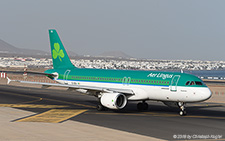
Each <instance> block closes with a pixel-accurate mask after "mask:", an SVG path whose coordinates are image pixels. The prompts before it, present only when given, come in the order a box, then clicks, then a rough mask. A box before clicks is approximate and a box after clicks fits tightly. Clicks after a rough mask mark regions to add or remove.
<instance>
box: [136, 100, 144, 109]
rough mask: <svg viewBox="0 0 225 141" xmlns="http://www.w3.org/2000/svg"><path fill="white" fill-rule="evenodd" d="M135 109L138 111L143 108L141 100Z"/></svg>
mask: <svg viewBox="0 0 225 141" xmlns="http://www.w3.org/2000/svg"><path fill="white" fill-rule="evenodd" d="M137 109H138V110H139V111H141V110H143V104H142V103H141V102H140V103H138V104H137Z"/></svg>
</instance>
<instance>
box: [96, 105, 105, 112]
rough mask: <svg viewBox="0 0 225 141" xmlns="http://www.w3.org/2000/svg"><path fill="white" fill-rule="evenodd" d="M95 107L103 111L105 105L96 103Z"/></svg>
mask: <svg viewBox="0 0 225 141" xmlns="http://www.w3.org/2000/svg"><path fill="white" fill-rule="evenodd" d="M96 109H97V110H98V111H104V110H105V107H104V106H103V105H101V104H98V105H97V106H96Z"/></svg>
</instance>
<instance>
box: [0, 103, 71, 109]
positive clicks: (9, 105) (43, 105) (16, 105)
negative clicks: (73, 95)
mask: <svg viewBox="0 0 225 141" xmlns="http://www.w3.org/2000/svg"><path fill="white" fill-rule="evenodd" d="M0 107H12V108H46V109H52V108H66V107H69V106H67V105H45V104H0Z"/></svg>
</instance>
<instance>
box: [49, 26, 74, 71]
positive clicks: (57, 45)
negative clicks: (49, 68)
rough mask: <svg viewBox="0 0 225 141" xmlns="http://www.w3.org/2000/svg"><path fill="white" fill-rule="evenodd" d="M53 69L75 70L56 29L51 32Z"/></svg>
mask: <svg viewBox="0 0 225 141" xmlns="http://www.w3.org/2000/svg"><path fill="white" fill-rule="evenodd" d="M49 39H50V46H51V53H52V62H53V68H54V69H58V68H74V65H73V64H72V63H71V61H70V58H69V56H68V54H67V52H66V50H65V48H64V46H63V44H62V42H61V40H60V38H59V35H58V33H57V32H56V30H55V29H50V30H49Z"/></svg>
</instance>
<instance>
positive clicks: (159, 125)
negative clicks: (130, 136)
mask: <svg viewBox="0 0 225 141" xmlns="http://www.w3.org/2000/svg"><path fill="white" fill-rule="evenodd" d="M97 103H98V102H97V99H96V98H95V97H92V96H87V95H82V94H78V93H76V92H72V91H65V90H52V89H39V88H25V87H17V86H10V85H9V86H8V85H0V107H12V108H16V109H21V110H25V111H31V112H35V113H36V114H34V115H29V116H26V117H19V118H17V119H14V120H12V122H20V123H25V122H47V123H59V124H60V123H63V122H66V121H68V120H70V121H78V122H83V123H88V124H92V125H98V126H102V127H107V128H111V129H117V130H121V131H126V132H131V133H136V134H140V135H145V136H149V137H155V138H158V139H165V140H187V139H193V140H200V139H204V137H205V138H206V137H209V138H208V139H214V138H213V137H215V138H216V137H217V139H219V140H224V139H225V132H224V131H225V108H224V107H225V104H224V103H193V104H188V105H187V114H188V115H187V116H183V117H181V116H179V115H178V110H177V109H172V108H169V107H167V106H165V105H164V104H162V103H161V102H152V101H148V103H149V110H147V111H142V112H139V111H137V109H136V104H137V102H130V103H128V105H127V107H126V108H125V109H123V110H121V111H111V110H107V111H101V112H99V111H97V110H96V109H95V106H96V104H97ZM102 134H104V133H102ZM200 135H202V136H200ZM201 137H202V138H201Z"/></svg>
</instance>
